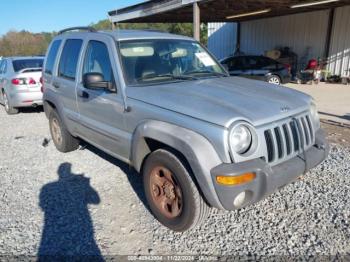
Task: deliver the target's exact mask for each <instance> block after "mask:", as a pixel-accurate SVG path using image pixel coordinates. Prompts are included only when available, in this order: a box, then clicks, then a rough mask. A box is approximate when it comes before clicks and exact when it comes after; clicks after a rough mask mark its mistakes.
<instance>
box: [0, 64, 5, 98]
mask: <svg viewBox="0 0 350 262" xmlns="http://www.w3.org/2000/svg"><path fill="white" fill-rule="evenodd" d="M5 61H6V60H4V59H3V60H0V103H1V104H2V103H3V102H4V100H3V95H2V92H1V91H2V87H3V84H2V81H3V80H2V79H3V67H4V64H5V63H6V62H5Z"/></svg>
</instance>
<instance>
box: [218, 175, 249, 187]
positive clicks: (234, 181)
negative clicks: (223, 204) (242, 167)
mask: <svg viewBox="0 0 350 262" xmlns="http://www.w3.org/2000/svg"><path fill="white" fill-rule="evenodd" d="M255 177H256V174H255V173H245V174H242V175H239V176H217V177H216V182H218V184H220V185H224V186H234V185H240V184H245V183H248V182H250V181H252V180H254V179H255Z"/></svg>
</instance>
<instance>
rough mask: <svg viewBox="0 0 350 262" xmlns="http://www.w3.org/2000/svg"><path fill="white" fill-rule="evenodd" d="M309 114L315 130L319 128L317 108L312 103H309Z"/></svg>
mask: <svg viewBox="0 0 350 262" xmlns="http://www.w3.org/2000/svg"><path fill="white" fill-rule="evenodd" d="M310 113H311V117H312V121H313V123H314V126H315V128H316V129H318V128H320V116H319V115H318V111H317V107H316V104H315V103H314V102H312V103H311V108H310Z"/></svg>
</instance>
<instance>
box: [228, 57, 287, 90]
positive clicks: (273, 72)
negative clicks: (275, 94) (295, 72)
mask: <svg viewBox="0 0 350 262" xmlns="http://www.w3.org/2000/svg"><path fill="white" fill-rule="evenodd" d="M221 64H223V65H226V67H227V69H228V71H229V73H230V75H232V76H242V77H246V78H251V79H256V80H263V81H266V82H269V83H272V84H277V85H280V84H286V83H289V82H290V80H291V74H290V66H289V65H284V64H282V63H279V62H278V61H276V60H273V59H271V58H268V57H265V56H232V57H228V58H225V59H223V60H221Z"/></svg>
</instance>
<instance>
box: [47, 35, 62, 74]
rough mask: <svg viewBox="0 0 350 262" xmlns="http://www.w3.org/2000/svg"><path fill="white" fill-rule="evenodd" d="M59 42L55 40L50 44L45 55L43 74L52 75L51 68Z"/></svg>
mask: <svg viewBox="0 0 350 262" xmlns="http://www.w3.org/2000/svg"><path fill="white" fill-rule="evenodd" d="M61 42H62V41H61V40H56V41H55V42H53V43H52V45H51V48H50V51H49V53H48V55H47V59H46V64H45V73H47V74H49V75H52V71H53V67H54V65H55V61H56V57H57V53H58V49H59V48H60V45H61Z"/></svg>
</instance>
